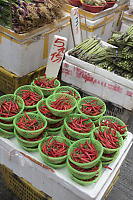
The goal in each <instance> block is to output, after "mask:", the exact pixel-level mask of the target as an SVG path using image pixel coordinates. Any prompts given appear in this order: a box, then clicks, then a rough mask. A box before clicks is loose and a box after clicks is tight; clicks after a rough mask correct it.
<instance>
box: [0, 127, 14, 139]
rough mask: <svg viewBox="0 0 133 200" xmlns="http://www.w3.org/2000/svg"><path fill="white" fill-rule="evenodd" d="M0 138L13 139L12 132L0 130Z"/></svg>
mask: <svg viewBox="0 0 133 200" xmlns="http://www.w3.org/2000/svg"><path fill="white" fill-rule="evenodd" d="M0 136H1V137H4V138H7V139H10V138H13V137H15V135H14V132H9V131H6V130H4V129H2V128H0Z"/></svg>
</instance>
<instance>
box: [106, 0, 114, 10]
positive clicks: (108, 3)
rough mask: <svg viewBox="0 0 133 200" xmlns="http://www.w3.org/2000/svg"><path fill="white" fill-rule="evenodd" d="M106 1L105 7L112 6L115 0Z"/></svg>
mask: <svg viewBox="0 0 133 200" xmlns="http://www.w3.org/2000/svg"><path fill="white" fill-rule="evenodd" d="M106 3H107V5H106V6H105V9H107V8H111V7H113V6H114V4H115V3H116V1H107V2H106Z"/></svg>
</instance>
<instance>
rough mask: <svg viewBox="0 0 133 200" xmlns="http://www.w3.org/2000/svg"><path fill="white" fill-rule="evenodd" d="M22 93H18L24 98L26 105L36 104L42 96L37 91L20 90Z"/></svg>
mask: <svg viewBox="0 0 133 200" xmlns="http://www.w3.org/2000/svg"><path fill="white" fill-rule="evenodd" d="M20 92H21V94H20V93H18V96H20V97H21V98H22V99H23V100H24V103H25V105H26V106H33V105H36V104H37V103H38V102H39V101H40V100H41V99H42V97H40V96H39V94H37V92H32V91H30V90H20Z"/></svg>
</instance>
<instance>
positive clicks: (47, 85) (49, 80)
mask: <svg viewBox="0 0 133 200" xmlns="http://www.w3.org/2000/svg"><path fill="white" fill-rule="evenodd" d="M31 84H32V85H33V86H36V87H38V88H39V89H40V90H42V92H43V94H44V97H48V96H49V95H51V94H52V93H53V92H54V90H55V89H56V88H58V87H60V81H59V80H57V78H53V77H49V76H46V74H45V76H38V78H36V79H35V80H33V82H32V83H31Z"/></svg>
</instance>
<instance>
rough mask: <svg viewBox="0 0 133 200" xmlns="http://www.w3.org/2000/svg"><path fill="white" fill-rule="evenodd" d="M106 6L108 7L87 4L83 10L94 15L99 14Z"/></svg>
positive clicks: (83, 5)
mask: <svg viewBox="0 0 133 200" xmlns="http://www.w3.org/2000/svg"><path fill="white" fill-rule="evenodd" d="M105 6H106V4H105V5H104V6H90V5H86V4H84V3H82V8H83V9H84V10H87V11H89V12H92V13H98V12H100V11H102V10H103V9H104V8H105Z"/></svg>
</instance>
